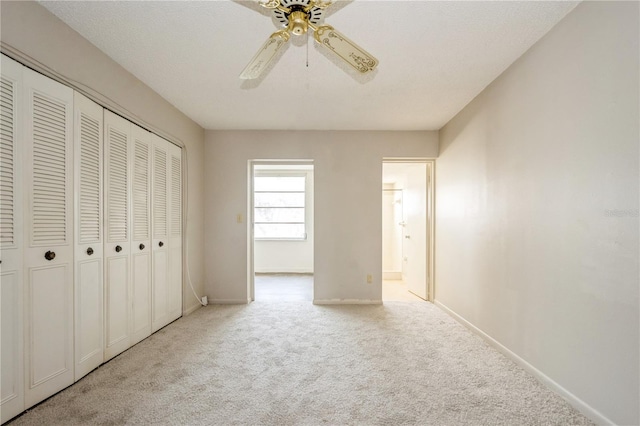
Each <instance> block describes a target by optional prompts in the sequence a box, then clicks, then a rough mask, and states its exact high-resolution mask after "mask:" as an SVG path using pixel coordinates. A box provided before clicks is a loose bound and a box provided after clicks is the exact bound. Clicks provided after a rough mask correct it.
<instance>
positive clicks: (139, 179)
mask: <svg viewBox="0 0 640 426" xmlns="http://www.w3.org/2000/svg"><path fill="white" fill-rule="evenodd" d="M134 151H135V155H134V157H135V158H134V160H135V163H134V173H133V235H134V239H136V240H146V239H148V238H149V207H148V206H149V189H148V188H149V162H148V160H147V159H148V158H149V146H148V145H147V144H146V143H144V142H141V141H138V140H136V142H135V147H134Z"/></svg>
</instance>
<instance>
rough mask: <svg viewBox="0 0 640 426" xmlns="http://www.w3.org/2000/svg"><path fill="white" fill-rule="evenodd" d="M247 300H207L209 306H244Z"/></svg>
mask: <svg viewBox="0 0 640 426" xmlns="http://www.w3.org/2000/svg"><path fill="white" fill-rule="evenodd" d="M248 303H249V300H247V299H209V304H210V305H246V304H248Z"/></svg>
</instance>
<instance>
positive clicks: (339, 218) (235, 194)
mask: <svg viewBox="0 0 640 426" xmlns="http://www.w3.org/2000/svg"><path fill="white" fill-rule="evenodd" d="M437 151H438V134H437V132H369V131H362V132H358V131H353V132H348V131H326V132H324V131H306V132H303V131H211V130H208V131H206V133H205V164H206V167H205V185H206V188H207V190H206V193H205V209H206V211H207V212H208V216H207V222H206V224H205V241H206V243H205V253H206V257H205V264H206V271H205V274H206V293H207V296H208V297H209V298H210V300H213V301H218V302H229V303H246V302H247V300H248V298H249V295H248V291H247V279H248V277H247V235H248V226H247V224H246V223H241V224H239V223H237V221H236V218H237V215H238V214H242V215H243V216H246V213H247V208H248V207H247V206H248V196H247V192H248V189H247V184H248V182H247V180H248V175H249V174H248V172H247V170H248V162H249V161H250V160H264V159H280V160H286V159H296V160H313V164H314V188H315V214H314V231H315V249H314V298H315V301H316V302H317V303H322V302H325V301H336V302H339V301H345V300H350V301H356V302H358V301H360V302H365V303H366V302H380V300H381V297H382V281H381V273H382V197H381V195H380V189H381V185H382V159H383V158H384V157H427V158H434V157H435V156H436V155H437ZM367 274H370V275H372V277H373V282H372V283H371V284H368V283H367V280H366V277H367Z"/></svg>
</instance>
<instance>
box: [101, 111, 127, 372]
mask: <svg viewBox="0 0 640 426" xmlns="http://www.w3.org/2000/svg"><path fill="white" fill-rule="evenodd" d="M104 132H105V133H104V134H105V137H104V144H105V150H104V155H105V186H104V191H105V194H104V195H105V206H106V212H105V214H106V221H105V244H104V261H105V268H104V272H105V275H104V302H105V304H104V309H105V351H104V356H105V361H106V360H109V359H111V358H113V357H114V356H116V355H118V354H119V353H121V352H122V351H124V350H126V349H127V348H129V346H131V342H130V334H131V332H130V327H129V317H130V315H131V308H130V307H131V303H130V302H131V296H130V291H131V287H130V281H131V232H130V221H129V217H130V199H129V195H130V191H129V188H130V179H131V178H130V176H131V171H130V169H131V167H130V161H129V159H130V158H131V155H130V146H131V128H130V123H129V122H128V121H127V120H125V119H123V118H121V117H118V116H117V115H115V114H113V113H112V112H110V111H107V110H105V111H104Z"/></svg>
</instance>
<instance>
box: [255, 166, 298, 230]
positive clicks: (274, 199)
mask: <svg viewBox="0 0 640 426" xmlns="http://www.w3.org/2000/svg"><path fill="white" fill-rule="evenodd" d="M305 185H306V176H305V175H299V174H296V175H289V174H282V173H280V174H263V173H261V174H259V175H256V176H254V180H253V197H254V198H253V206H254V212H253V216H254V217H253V222H254V237H255V238H256V239H270V240H304V239H306V238H307V234H306V228H305V225H306V224H305Z"/></svg>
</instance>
